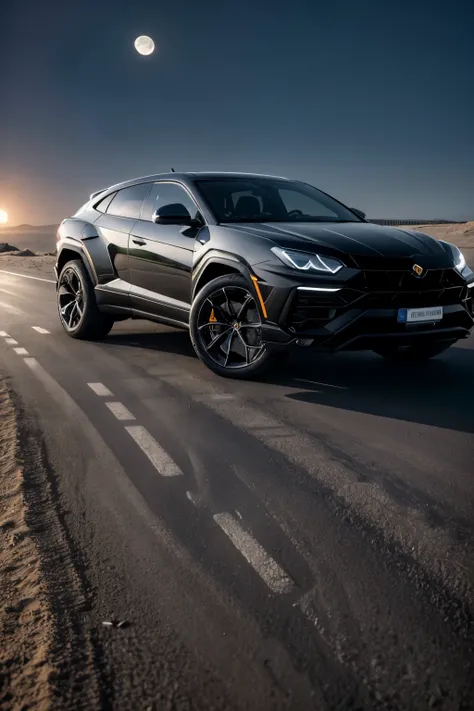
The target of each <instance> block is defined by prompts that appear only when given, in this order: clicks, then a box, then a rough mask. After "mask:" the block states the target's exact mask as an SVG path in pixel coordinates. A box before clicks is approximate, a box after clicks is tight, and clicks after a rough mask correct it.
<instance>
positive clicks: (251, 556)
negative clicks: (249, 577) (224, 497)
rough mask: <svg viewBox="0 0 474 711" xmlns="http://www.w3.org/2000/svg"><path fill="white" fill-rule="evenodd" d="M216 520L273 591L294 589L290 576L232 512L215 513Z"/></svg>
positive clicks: (282, 591)
mask: <svg viewBox="0 0 474 711" xmlns="http://www.w3.org/2000/svg"><path fill="white" fill-rule="evenodd" d="M214 521H215V522H216V523H217V524H218V526H220V527H221V529H222V530H223V531H224V533H225V534H226V535H227V536H228V537H229V538H230V540H231V542H232V543H233V544H234V546H235V547H236V548H237V550H238V551H240V553H242V555H243V556H244V558H245V559H246V560H247V562H248V563H250V565H251V566H252V568H253V569H254V570H255V571H256V572H257V573H258V574H259V576H260V577H261V578H262V580H263V581H264V582H265V583H266V584H267V586H268V587H269V588H270V590H271V591H272V592H274V593H278V594H280V595H281V594H284V593H289V592H291V591H292V590H293V588H294V582H293V580H292V579H291V578H290V576H289V575H287V574H286V573H285V571H284V570H283V568H282V567H281V566H280V565H278V563H277V562H276V561H275V560H273V558H272V557H271V555H270V554H269V553H267V551H266V550H265V549H264V548H262V546H261V545H260V543H258V542H257V541H256V540H255V538H253V536H251V535H250V533H247V531H245V530H244V529H243V528H242V526H241V525H240V524H239V523H238V521H236V520H235V518H234V517H233V516H232V515H231V514H230V513H217V514H214Z"/></svg>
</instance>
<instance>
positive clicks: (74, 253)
mask: <svg viewBox="0 0 474 711" xmlns="http://www.w3.org/2000/svg"><path fill="white" fill-rule="evenodd" d="M73 259H80V260H81V262H82V263H83V264H84V266H85V268H86V270H87V273H88V275H89V278H90V280H91V281H92V284H93V285H94V286H95V285H96V284H97V277H96V275H95V271H94V269H93V267H92V266H91V263H90V261H89V259H88V255H87V256H86V253H85V250H84V248H83V247H82V246H80V245H77V246H76V245H75V244H70V243H67V244H66V245H65V246H64V247H62V248H61V251H60V252H59V254H58V258H57V261H56V270H57V276H58V278H59V275H60V273H61V270H62V269H63V267H64V265H65V264H67V262H70V261H72V260H73Z"/></svg>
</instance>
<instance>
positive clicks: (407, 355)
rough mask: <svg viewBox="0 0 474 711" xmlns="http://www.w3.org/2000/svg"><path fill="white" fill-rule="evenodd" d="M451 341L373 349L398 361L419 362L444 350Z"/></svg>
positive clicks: (389, 358)
mask: <svg viewBox="0 0 474 711" xmlns="http://www.w3.org/2000/svg"><path fill="white" fill-rule="evenodd" d="M450 346H452V343H432V344H430V345H428V344H425V345H421V344H420V345H418V346H417V345H413V346H398V347H394V346H392V347H390V346H387V347H385V348H377V349H375V353H377V354H378V355H380V356H382V357H383V358H387V359H388V360H394V361H397V362H399V363H421V362H423V361H425V360H428V359H429V358H433V357H434V356H437V355H439V354H440V353H443V352H444V351H446V350H447V349H448V348H449V347H450Z"/></svg>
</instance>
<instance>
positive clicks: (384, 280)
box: [350, 269, 464, 293]
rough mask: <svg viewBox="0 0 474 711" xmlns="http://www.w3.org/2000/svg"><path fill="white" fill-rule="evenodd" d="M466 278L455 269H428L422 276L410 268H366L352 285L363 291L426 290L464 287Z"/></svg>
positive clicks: (354, 279) (355, 278)
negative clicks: (374, 269)
mask: <svg viewBox="0 0 474 711" xmlns="http://www.w3.org/2000/svg"><path fill="white" fill-rule="evenodd" d="M463 284H464V280H463V278H462V277H461V275H460V274H458V272H457V271H456V270H455V269H428V270H427V271H426V272H425V274H424V275H423V276H421V277H417V276H416V275H415V274H414V273H413V272H412V271H408V270H389V269H386V270H380V271H379V270H377V271H372V270H366V271H363V272H359V274H357V275H356V276H355V277H354V278H353V279H352V280H351V281H350V286H351V287H352V288H355V289H359V290H360V291H362V292H367V291H369V292H373V291H377V292H383V291H385V292H400V291H411V292H419V293H421V292H425V291H430V290H435V289H438V290H443V289H449V288H451V287H455V286H458V287H462V286H463Z"/></svg>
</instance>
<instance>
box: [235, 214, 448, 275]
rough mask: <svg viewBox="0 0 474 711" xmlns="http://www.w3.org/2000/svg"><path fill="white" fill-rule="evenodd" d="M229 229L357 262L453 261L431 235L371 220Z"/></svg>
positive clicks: (443, 264)
mask: <svg viewBox="0 0 474 711" xmlns="http://www.w3.org/2000/svg"><path fill="white" fill-rule="evenodd" d="M232 228H234V229H235V228H237V229H238V230H239V231H240V230H242V231H244V232H246V233H247V234H253V235H258V236H259V237H262V238H265V239H268V240H271V241H272V242H273V243H274V245H276V246H278V247H282V248H286V249H297V250H300V251H310V252H313V251H315V250H317V249H321V250H322V251H323V252H324V254H327V255H334V256H339V257H341V256H342V255H351V256H353V257H354V258H355V259H356V261H359V262H360V261H364V262H367V261H374V262H376V261H380V260H381V259H382V260H383V259H384V258H389V259H394V260H405V259H407V260H408V259H411V260H413V259H415V258H419V257H423V258H424V259H423V265H424V266H426V267H428V266H439V267H451V266H452V264H453V257H452V254H450V252H449V248H446V247H445V246H444V245H443V244H442V243H441V242H438V240H436V239H434V237H430V236H429V235H425V234H423V233H420V232H411V231H408V230H401V229H398V228H396V227H385V226H382V225H375V224H372V223H370V222H342V223H332V222H325V223H321V222H318V223H314V222H304V223H297V224H295V223H290V222H288V223H286V222H285V223H281V222H279V223H264V224H261V223H258V224H255V223H246V224H233V225H232ZM358 257H359V260H358V259H357V258H358Z"/></svg>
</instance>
